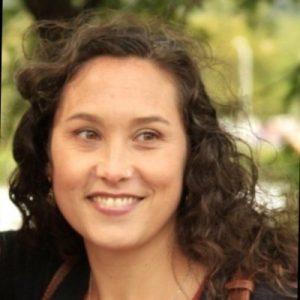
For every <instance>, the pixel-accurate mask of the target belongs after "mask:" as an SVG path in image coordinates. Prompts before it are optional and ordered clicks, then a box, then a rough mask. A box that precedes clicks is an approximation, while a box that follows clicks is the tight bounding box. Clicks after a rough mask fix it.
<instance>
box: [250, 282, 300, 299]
mask: <svg viewBox="0 0 300 300" xmlns="http://www.w3.org/2000/svg"><path fill="white" fill-rule="evenodd" d="M292 292H293V293H295V294H297V291H296V290H294V291H292ZM288 299H295V298H291V297H287V296H283V295H281V294H279V293H278V292H276V291H275V289H273V288H272V287H270V286H269V285H268V284H266V283H257V284H256V287H255V290H254V292H253V294H252V296H251V300H288Z"/></svg>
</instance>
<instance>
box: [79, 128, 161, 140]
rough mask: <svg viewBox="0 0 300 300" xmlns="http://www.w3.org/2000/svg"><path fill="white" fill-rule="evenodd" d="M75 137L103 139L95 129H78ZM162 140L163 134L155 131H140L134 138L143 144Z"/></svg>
mask: <svg viewBox="0 0 300 300" xmlns="http://www.w3.org/2000/svg"><path fill="white" fill-rule="evenodd" d="M74 135H75V136H77V137H79V138H81V139H83V140H98V139H100V138H101V136H100V134H99V133H98V132H97V131H96V130H93V129H78V130H76V131H74ZM160 138H161V134H160V133H159V132H157V131H153V130H144V131H140V132H138V133H137V134H136V136H135V137H134V140H136V141H138V142H142V143H147V142H153V141H155V140H158V139H160Z"/></svg>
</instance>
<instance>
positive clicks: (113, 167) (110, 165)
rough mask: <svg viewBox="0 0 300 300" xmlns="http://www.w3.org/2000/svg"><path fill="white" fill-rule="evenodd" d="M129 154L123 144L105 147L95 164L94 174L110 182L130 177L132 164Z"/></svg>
mask: <svg viewBox="0 0 300 300" xmlns="http://www.w3.org/2000/svg"><path fill="white" fill-rule="evenodd" d="M129 156H130V155H129V151H128V149H126V147H124V146H123V145H120V144H118V145H116V144H114V145H111V146H107V147H105V149H103V151H102V153H101V154H100V159H99V160H98V163H97V166H96V176H97V177H99V178H101V179H102V180H104V181H106V182H108V183H110V184H116V183H119V182H121V181H124V180H126V179H129V178H131V177H132V176H133V166H132V163H131V159H130V157H129Z"/></svg>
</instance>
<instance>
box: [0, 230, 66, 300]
mask: <svg viewBox="0 0 300 300" xmlns="http://www.w3.org/2000/svg"><path fill="white" fill-rule="evenodd" d="M60 263H61V261H60V259H59V258H57V257H55V256H53V255H51V254H50V253H48V252H47V251H46V250H45V249H43V247H34V248H30V249H29V248H27V247H25V246H23V245H22V244H21V243H20V241H19V235H18V232H16V231H9V232H2V233H0V295H1V299H4V300H5V299H24V300H25V299H26V300H27V299H28V300H29V299H30V300H31V299H32V300H34V299H40V297H41V293H42V291H43V290H44V288H45V286H47V283H48V282H49V280H50V278H51V277H52V275H53V273H54V272H55V270H56V269H57V267H58V266H59V265H60Z"/></svg>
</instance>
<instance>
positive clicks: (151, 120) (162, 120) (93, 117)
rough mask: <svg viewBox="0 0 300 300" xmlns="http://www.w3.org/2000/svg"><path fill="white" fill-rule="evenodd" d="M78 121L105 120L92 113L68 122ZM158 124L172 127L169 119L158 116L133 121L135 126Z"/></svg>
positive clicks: (75, 117)
mask: <svg viewBox="0 0 300 300" xmlns="http://www.w3.org/2000/svg"><path fill="white" fill-rule="evenodd" d="M77 119H79V120H85V121H89V122H92V123H103V120H102V118H101V117H98V116H97V115H94V114H90V113H77V114H74V115H72V116H70V117H69V118H68V119H67V121H72V120H77ZM156 122H159V123H163V124H166V125H171V124H170V122H169V121H168V120H167V119H165V118H163V117H161V116H156V115H153V116H146V117H137V118H134V120H133V121H132V123H133V124H134V125H140V124H149V123H156Z"/></svg>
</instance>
